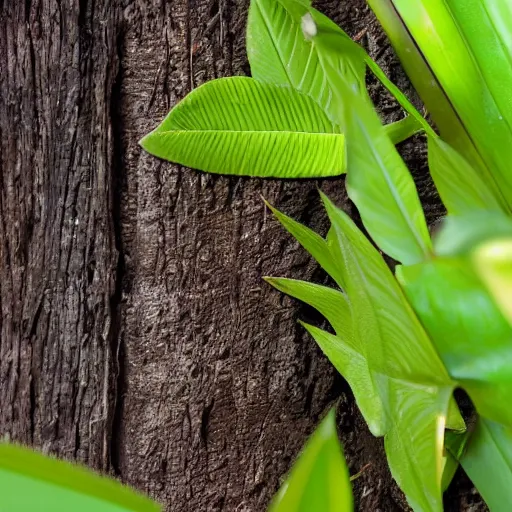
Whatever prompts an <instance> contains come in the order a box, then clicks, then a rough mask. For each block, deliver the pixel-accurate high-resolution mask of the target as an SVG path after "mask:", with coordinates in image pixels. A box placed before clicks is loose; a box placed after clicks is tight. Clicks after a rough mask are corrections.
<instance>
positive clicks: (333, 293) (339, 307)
mask: <svg viewBox="0 0 512 512" xmlns="http://www.w3.org/2000/svg"><path fill="white" fill-rule="evenodd" d="M264 279H265V281H267V283H269V284H271V285H272V286H273V287H274V288H276V289H277V290H279V291H281V292H283V293H286V294H288V295H291V296H292V297H295V298H296V299H299V300H301V301H303V302H305V303H306V304H309V305H310V306H312V307H314V308H315V309H316V310H318V311H319V312H320V313H321V314H322V315H324V316H325V318H326V319H327V321H328V322H329V323H330V324H331V326H332V328H333V329H334V330H335V331H336V334H337V335H338V336H339V337H340V338H341V339H344V340H351V339H352V318H351V316H350V304H349V302H348V299H347V296H346V295H345V294H344V293H343V292H340V291H338V290H334V289H333V288H329V287H327V286H321V285H319V284H314V283H308V282H307V281H298V280H296V279H285V278H277V277H266V278H264Z"/></svg>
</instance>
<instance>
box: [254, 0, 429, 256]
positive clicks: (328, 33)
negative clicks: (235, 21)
mask: <svg viewBox="0 0 512 512" xmlns="http://www.w3.org/2000/svg"><path fill="white" fill-rule="evenodd" d="M305 15H307V16H310V17H311V21H312V22H313V23H315V27H316V28H315V31H316V33H315V35H314V36H312V37H310V38H306V37H305V34H304V33H303V30H302V28H301V22H302V20H303V18H304V16H305ZM248 54H249V60H250V62H251V69H252V72H253V75H254V76H255V77H256V78H257V79H259V80H262V81H266V82H269V83H276V84H281V85H291V86H293V87H295V88H297V89H298V90H300V91H302V92H305V93H306V94H308V95H310V96H311V97H313V98H314V99H315V100H316V101H317V102H318V104H319V105H321V106H322V108H323V109H324V110H325V112H326V113H327V114H328V115H329V116H330V119H331V120H332V121H333V122H335V123H337V124H339V125H341V126H342V129H343V131H344V133H345V135H346V145H347V169H348V170H349V176H348V180H347V189H348V192H349V196H350V198H351V199H352V200H353V201H354V202H355V203H356V205H357V207H358V209H359V212H360V214H361V217H362V219H363V222H364V224H365V227H366V229H367V230H368V231H369V233H370V234H371V236H372V238H373V239H374V240H375V241H376V243H377V244H378V245H379V247H381V248H382V250H384V251H385V252H386V253H388V254H389V255H390V256H392V257H393V258H395V259H397V260H399V261H402V262H404V263H415V262H417V261H421V260H422V259H424V257H425V255H426V254H428V253H429V251H430V239H429V234H428V229H427V226H426V222H425V218H424V215H423V211H422V209H421V205H420V202H419V199H418V195H417V192H416V189H415V186H414V182H413V180H412V177H411V175H410V174H409V171H408V170H407V167H406V166H405V164H404V162H403V161H402V159H401V157H400V155H399V154H398V152H396V150H395V149H394V146H393V143H392V142H391V140H390V138H389V136H388V135H387V134H386V132H385V130H384V128H383V127H382V125H381V123H380V121H379V119H378V116H377V114H376V113H375V112H374V111H373V107H372V105H371V102H370V100H369V98H368V96H367V93H366V90H365V89H364V73H365V63H366V62H367V61H368V58H367V56H366V54H365V53H364V52H363V50H362V49H361V48H360V47H359V46H357V45H356V44H355V43H353V42H352V41H351V40H350V39H348V37H347V36H346V34H345V33H344V32H343V31H342V30H341V29H339V28H338V27H337V26H336V25H335V24H334V23H332V21H330V20H329V19H328V18H326V17H325V16H323V15H322V14H320V13H319V12H318V11H316V10H315V9H312V8H311V7H309V6H308V4H307V2H298V1H296V0H278V1H274V0H254V1H253V2H252V3H251V10H250V14H249V24H248ZM373 67H375V66H373ZM376 69H377V70H378V68H376ZM379 71H380V70H379ZM379 76H380V77H381V78H382V76H383V74H382V72H380V74H379ZM384 78H385V77H384ZM395 92H396V91H395ZM403 101H406V99H405V97H403ZM412 111H413V112H416V111H415V109H414V108H413V107H412ZM416 114H417V112H416ZM412 125H413V126H414V123H412ZM414 129H416V127H415V128H414Z"/></svg>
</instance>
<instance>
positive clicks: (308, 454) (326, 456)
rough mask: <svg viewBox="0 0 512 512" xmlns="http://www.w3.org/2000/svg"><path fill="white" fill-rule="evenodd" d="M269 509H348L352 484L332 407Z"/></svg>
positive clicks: (274, 511)
mask: <svg viewBox="0 0 512 512" xmlns="http://www.w3.org/2000/svg"><path fill="white" fill-rule="evenodd" d="M269 510H270V512H311V511H313V510H318V511H321V512H351V511H352V510H353V503H352V488H351V486H350V480H349V475H348V469H347V466H346V463H345V459H344V457H343V450H342V448H341V445H340V442H339V441H338V435H337V432H336V415H335V412H334V410H331V411H330V412H329V414H328V415H327V416H326V418H325V419H324V420H323V421H322V423H321V424H320V426H319V427H318V428H317V429H316V431H315V432H314V433H313V435H312V436H311V438H310V439H309V441H308V442H307V444H306V446H305V448H304V450H303V452H302V453H301V455H300V456H299V459H298V460H297V461H296V462H295V464H294V466H293V468H292V470H291V473H290V475H289V477H288V479H287V480H286V482H285V483H284V484H283V486H282V487H281V490H280V491H279V493H278V494H277V496H276V497H275V499H274V501H273V502H272V504H271V506H270V509H269Z"/></svg>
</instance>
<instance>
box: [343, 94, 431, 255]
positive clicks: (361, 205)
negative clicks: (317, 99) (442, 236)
mask: <svg viewBox="0 0 512 512" xmlns="http://www.w3.org/2000/svg"><path fill="white" fill-rule="evenodd" d="M340 88H341V90H342V91H343V94H344V95H345V97H346V98H350V101H349V102H348V103H349V105H347V108H346V109H345V114H346V119H345V123H344V125H345V130H346V131H345V135H346V159H347V181H346V186H347V191H348V195H349V197H350V199H352V201H354V203H355V204H356V206H357V208H358V210H359V213H360V214H361V219H362V221H363V223H364V226H365V228H366V229H367V230H368V232H369V233H370V235H371V237H372V238H373V240H374V241H375V243H376V244H377V245H378V246H379V247H380V248H381V249H382V250H383V251H384V252H385V253H387V254H388V255H389V256H391V257H393V258H394V259H396V260H398V261H400V262H403V263H404V264H413V263H417V262H419V261H422V260H424V259H425V258H427V257H428V255H429V254H430V251H431V242H430V236H429V232H428V228H427V224H426V221H425V217H424V215H423V211H422V208H421V204H420V201H419V198H418V193H417V191H416V187H415V185H414V181H413V179H412V176H411V175H410V173H409V170H408V169H407V167H406V165H405V163H404V161H403V160H402V157H401V156H400V155H399V153H398V152H397V151H396V149H395V147H394V145H393V143H392V142H391V140H390V139H389V137H387V136H386V134H385V132H384V129H383V127H382V125H381V123H380V121H379V119H378V117H377V114H376V113H375V112H374V111H373V109H372V107H371V106H369V105H368V104H367V103H366V102H365V101H362V100H361V98H360V97H359V95H357V94H355V93H353V92H352V91H351V90H350V89H349V88H345V87H344V86H343V85H341V84H340Z"/></svg>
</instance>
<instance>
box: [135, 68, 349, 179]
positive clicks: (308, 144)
mask: <svg viewBox="0 0 512 512" xmlns="http://www.w3.org/2000/svg"><path fill="white" fill-rule="evenodd" d="M141 145H142V147H143V148H144V149H145V150H146V151H148V152H149V153H151V154H153V155H155V156H158V157H160V158H164V159H166V160H170V161H172V162H176V163H179V164H182V165H186V166H188V167H193V168H195V169H200V170H202V171H208V172H214V173H221V174H236V175H246V176H262V177H279V178H299V177H301V178H307V177H319V176H335V175H338V174H341V173H342V172H344V166H343V163H344V160H343V152H344V138H343V135H341V134H340V129H339V127H338V126H336V125H335V124H333V123H332V122H331V121H329V119H328V118H327V116H326V115H325V114H324V112H323V111H322V109H321V108H319V107H318V105H317V104H316V103H315V102H314V101H313V100H312V99H311V98H309V97H308V96H306V95H304V94H301V93H299V92H297V91H294V90H293V89H291V88H287V87H278V86H275V85H271V84H262V83H260V82H258V81H256V80H253V79H252V78H245V77H232V78H221V79H219V80H213V81H211V82H208V83H206V84H204V85H202V86H200V87H198V88H197V89H195V90H194V91H192V92H191V93H190V94H189V95H188V96H187V97H186V98H185V99H184V100H183V101H181V102H180V103H178V105H176V106H175V107H174V108H173V109H172V110H171V112H170V114H169V115H168V116H167V117H166V118H165V119H164V121H163V122H162V124H160V126H158V127H157V128H156V129H155V130H154V131H153V132H151V133H149V134H148V135H146V136H145V137H144V138H143V139H142V140H141Z"/></svg>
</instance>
